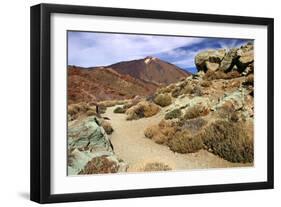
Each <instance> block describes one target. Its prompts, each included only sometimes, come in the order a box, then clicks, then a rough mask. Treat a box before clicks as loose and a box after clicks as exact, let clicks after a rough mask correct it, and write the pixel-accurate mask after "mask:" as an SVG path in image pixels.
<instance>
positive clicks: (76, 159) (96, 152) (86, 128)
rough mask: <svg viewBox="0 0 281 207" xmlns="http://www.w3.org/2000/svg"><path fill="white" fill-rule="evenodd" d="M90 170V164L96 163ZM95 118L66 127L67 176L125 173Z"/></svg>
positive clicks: (122, 163)
mask: <svg viewBox="0 0 281 207" xmlns="http://www.w3.org/2000/svg"><path fill="white" fill-rule="evenodd" d="M98 162H100V164H99V165H95V166H96V168H95V169H92V168H91V166H93V164H92V163H98ZM126 168H127V165H126V163H124V162H123V161H121V160H119V159H118V158H117V156H116V155H115V153H114V151H113V146H112V144H111V142H110V140H109V138H108V136H107V135H106V133H105V131H104V129H103V127H101V125H100V123H99V121H98V120H97V118H96V117H94V116H91V117H86V118H81V119H76V120H74V121H72V122H69V125H68V174H69V175H77V174H91V173H105V172H107V173H114V172H123V171H126ZM105 169H106V170H105Z"/></svg>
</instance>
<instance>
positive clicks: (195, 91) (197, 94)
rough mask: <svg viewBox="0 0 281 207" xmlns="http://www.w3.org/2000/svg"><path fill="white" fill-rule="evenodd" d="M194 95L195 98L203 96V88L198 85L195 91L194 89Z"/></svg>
mask: <svg viewBox="0 0 281 207" xmlns="http://www.w3.org/2000/svg"><path fill="white" fill-rule="evenodd" d="M192 94H193V95H194V96H203V91H202V88H201V87H200V86H199V85H196V86H195V87H194V88H193V89H192Z"/></svg>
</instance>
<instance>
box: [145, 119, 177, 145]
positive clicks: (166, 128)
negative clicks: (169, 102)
mask: <svg viewBox="0 0 281 207" xmlns="http://www.w3.org/2000/svg"><path fill="white" fill-rule="evenodd" d="M175 131H176V127H175V125H174V123H173V122H171V121H165V120H162V121H161V122H160V123H159V124H158V125H152V126H150V127H148V128H146V130H145V131H144V135H145V136H146V137H147V138H149V139H152V140H153V141H155V142H156V143H158V144H166V143H167V141H168V140H169V138H170V137H172V136H173V135H174V133H175Z"/></svg>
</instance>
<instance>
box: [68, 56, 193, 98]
mask: <svg viewBox="0 0 281 207" xmlns="http://www.w3.org/2000/svg"><path fill="white" fill-rule="evenodd" d="M189 75H190V73H188V72H186V71H184V70H183V69H181V68H179V67H177V66H175V65H173V64H170V63H168V62H165V61H163V60H160V59H158V58H155V57H146V58H144V59H139V60H132V61H125V62H119V63H116V64H113V65H110V66H104V67H88V68H83V67H78V66H73V65H71V66H68V103H69V104H72V103H79V102H98V101H102V100H112V99H128V98H133V97H135V96H148V95H151V94H153V93H154V92H155V91H156V89H157V88H159V87H160V86H163V85H168V84H170V83H175V82H178V81H179V80H181V79H182V78H185V77H187V76H189Z"/></svg>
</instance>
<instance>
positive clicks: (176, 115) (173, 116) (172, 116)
mask: <svg viewBox="0 0 281 207" xmlns="http://www.w3.org/2000/svg"><path fill="white" fill-rule="evenodd" d="M181 115H182V113H181V110H180V109H174V110H172V111H170V112H168V113H166V114H165V119H176V118H180V117H181Z"/></svg>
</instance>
